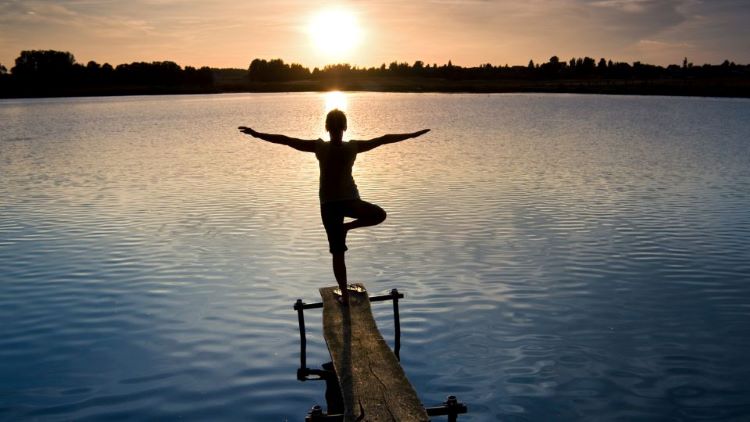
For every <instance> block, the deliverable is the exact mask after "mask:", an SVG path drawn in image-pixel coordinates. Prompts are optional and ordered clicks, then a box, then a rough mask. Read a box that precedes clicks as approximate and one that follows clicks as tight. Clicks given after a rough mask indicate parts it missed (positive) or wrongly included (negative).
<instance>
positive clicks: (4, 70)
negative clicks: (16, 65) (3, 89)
mask: <svg viewBox="0 0 750 422" xmlns="http://www.w3.org/2000/svg"><path fill="white" fill-rule="evenodd" d="M7 74H8V68H7V67H5V66H3V64H2V63H0V75H7Z"/></svg>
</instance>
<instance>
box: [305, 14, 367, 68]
mask: <svg viewBox="0 0 750 422" xmlns="http://www.w3.org/2000/svg"><path fill="white" fill-rule="evenodd" d="M308 29H309V34H310V39H311V40H312V42H313V43H314V44H315V47H317V49H318V50H319V51H320V52H321V53H324V54H326V55H328V56H334V57H335V56H341V55H343V54H346V53H348V52H350V51H352V50H353V49H354V48H355V47H356V46H357V45H359V43H360V41H361V39H362V29H361V28H360V26H359V23H358V22H357V18H356V16H355V15H354V14H353V13H352V12H350V11H347V10H343V9H333V10H324V11H322V12H319V13H318V14H316V15H314V16H313V18H312V20H311V21H310V26H309V28H308Z"/></svg>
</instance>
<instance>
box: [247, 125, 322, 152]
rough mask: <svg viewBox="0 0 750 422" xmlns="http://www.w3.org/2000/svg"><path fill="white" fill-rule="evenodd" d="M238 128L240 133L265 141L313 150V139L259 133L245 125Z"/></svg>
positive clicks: (303, 149)
mask: <svg viewBox="0 0 750 422" xmlns="http://www.w3.org/2000/svg"><path fill="white" fill-rule="evenodd" d="M238 129H239V130H240V132H242V133H245V134H247V135H250V136H252V137H254V138H258V139H262V140H264V141H266V142H271V143H274V144H282V145H287V146H290V147H292V148H294V149H296V150H299V151H304V152H315V141H307V140H304V139H297V138H290V137H289V136H284V135H273V134H270V133H261V132H258V131H255V130H253V129H252V128H249V127H246V126H240V127H239V128H238Z"/></svg>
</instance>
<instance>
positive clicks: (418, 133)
mask: <svg viewBox="0 0 750 422" xmlns="http://www.w3.org/2000/svg"><path fill="white" fill-rule="evenodd" d="M429 131H430V129H422V130H420V131H418V132H414V133H413V134H412V135H414V137H415V138H416V137H417V136H422V135H424V134H425V133H427V132H429Z"/></svg>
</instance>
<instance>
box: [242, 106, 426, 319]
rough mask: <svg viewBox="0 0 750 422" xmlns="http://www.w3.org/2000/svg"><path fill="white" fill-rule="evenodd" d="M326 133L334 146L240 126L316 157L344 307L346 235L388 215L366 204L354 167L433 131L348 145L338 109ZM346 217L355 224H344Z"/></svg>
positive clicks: (322, 205) (322, 211) (324, 216)
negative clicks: (373, 153) (371, 154)
mask: <svg viewBox="0 0 750 422" xmlns="http://www.w3.org/2000/svg"><path fill="white" fill-rule="evenodd" d="M325 127H326V131H327V132H328V134H329V136H330V142H326V141H323V140H322V139H316V140H304V139H296V138H291V137H288V136H284V135H274V134H269V133H261V132H258V131H255V130H254V129H252V128H249V127H246V126H240V127H239V130H240V131H241V132H242V133H245V134H247V135H250V136H253V137H255V138H258V139H262V140H264V141H267V142H271V143H274V144H281V145H287V146H290V147H292V148H294V149H296V150H299V151H303V152H312V153H315V157H316V158H317V159H318V162H319V166H320V185H319V191H318V193H319V196H320V215H321V218H322V220H323V227H325V230H326V235H327V236H328V246H329V251H330V253H331V256H332V261H333V274H334V277H335V278H336V282H337V283H338V285H339V288H340V289H341V303H342V304H343V305H346V304H348V301H349V293H348V282H347V276H346V262H345V259H344V253H345V252H346V251H347V250H348V248H347V246H346V235H347V233H348V232H349V231H350V230H354V229H358V228H361V227H368V226H374V225H377V224H380V223H382V222H383V221H385V217H386V213H385V211H384V210H383V209H382V208H381V207H379V206H377V205H375V204H372V203H369V202H367V201H364V200H362V198H360V196H359V191H358V190H357V185H356V183H354V177H352V167H353V165H354V160H355V159H356V158H357V154H359V153H362V152H367V151H370V150H372V149H374V148H377V147H379V146H381V145H386V144H392V143H395V142H400V141H404V140H406V139H410V138H416V137H417V136H421V135H424V134H425V133H427V132H429V131H430V129H423V130H420V131H417V132H414V133H403V134H390V135H383V136H380V137H378V138H374V139H370V140H364V141H357V140H350V141H348V142H344V139H343V138H344V131H346V129H347V123H346V114H344V112H343V111H341V110H338V109H334V110H331V111H330V112H329V113H328V115H327V116H326V124H325ZM344 217H349V218H353V220H351V221H348V222H344Z"/></svg>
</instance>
